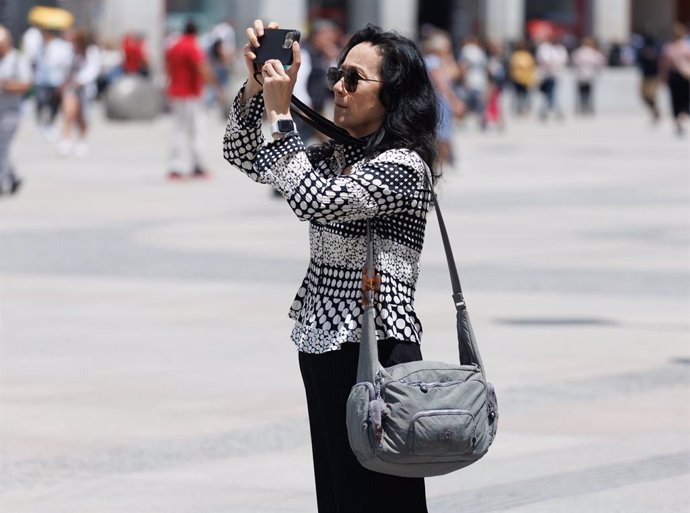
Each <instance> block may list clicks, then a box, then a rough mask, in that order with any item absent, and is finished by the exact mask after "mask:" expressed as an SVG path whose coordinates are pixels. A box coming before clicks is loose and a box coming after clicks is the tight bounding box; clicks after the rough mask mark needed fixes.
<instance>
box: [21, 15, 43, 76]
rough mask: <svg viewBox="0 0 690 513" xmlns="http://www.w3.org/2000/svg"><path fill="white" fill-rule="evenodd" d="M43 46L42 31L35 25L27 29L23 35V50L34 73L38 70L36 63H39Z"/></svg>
mask: <svg viewBox="0 0 690 513" xmlns="http://www.w3.org/2000/svg"><path fill="white" fill-rule="evenodd" d="M42 45H43V36H42V35H41V30H40V29H39V28H38V27H35V26H33V25H32V26H31V27H29V28H28V29H26V31H25V32H24V34H23V35H22V46H21V49H22V54H24V57H25V58H26V59H27V61H28V62H29V66H31V70H32V71H35V70H36V63H37V62H38V56H39V55H40V53H41V46H42Z"/></svg>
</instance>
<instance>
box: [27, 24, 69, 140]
mask: <svg viewBox="0 0 690 513" xmlns="http://www.w3.org/2000/svg"><path fill="white" fill-rule="evenodd" d="M41 34H42V35H43V44H42V45H41V51H40V53H39V55H38V59H37V61H36V72H35V75H34V84H35V86H36V118H37V121H38V124H39V127H40V128H41V131H42V132H43V134H44V136H45V137H46V139H48V140H53V139H57V132H56V130H55V128H54V125H55V118H56V117H57V114H58V112H59V111H60V104H61V102H62V95H61V91H60V88H61V86H62V84H64V83H65V81H66V80H67V77H68V75H69V72H70V69H71V67H72V45H70V44H69V43H68V42H67V41H65V40H64V39H63V38H62V37H61V36H60V33H59V32H58V31H55V30H48V29H44V30H42V31H41ZM46 110H47V111H48V116H47V118H46V117H45V111H46Z"/></svg>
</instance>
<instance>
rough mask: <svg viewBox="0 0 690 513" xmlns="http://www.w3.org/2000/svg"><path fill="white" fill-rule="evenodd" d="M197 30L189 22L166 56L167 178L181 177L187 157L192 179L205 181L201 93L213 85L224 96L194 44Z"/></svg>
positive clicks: (223, 97)
mask: <svg viewBox="0 0 690 513" xmlns="http://www.w3.org/2000/svg"><path fill="white" fill-rule="evenodd" d="M197 33H198V28H197V25H196V24H195V23H194V22H193V21H188V22H187V23H186V25H185V28H184V33H183V34H182V36H181V37H179V38H178V39H177V41H176V42H175V43H173V44H172V46H171V47H170V48H169V49H168V51H167V52H166V55H165V59H166V67H167V71H168V99H169V101H170V108H171V111H172V116H173V125H174V126H173V137H172V138H171V140H170V143H171V144H170V160H169V172H168V178H169V179H171V180H179V179H181V178H183V176H184V175H183V170H184V169H185V167H186V166H185V163H184V159H185V156H186V154H188V155H189V156H190V157H191V170H192V171H191V177H192V178H208V176H209V174H208V171H207V170H206V167H205V165H204V160H203V133H202V125H203V122H202V115H203V104H202V103H203V100H202V94H203V90H204V84H205V83H208V84H212V85H213V87H215V88H216V93H217V94H218V97H219V98H221V101H222V102H224V101H225V94H224V92H223V89H222V87H220V84H219V83H218V80H217V79H216V77H215V75H214V74H213V70H212V69H211V67H210V66H209V63H208V60H207V58H206V56H205V54H204V51H203V50H202V48H201V46H200V45H199V42H198V41H197Z"/></svg>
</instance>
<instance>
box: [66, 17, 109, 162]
mask: <svg viewBox="0 0 690 513" xmlns="http://www.w3.org/2000/svg"><path fill="white" fill-rule="evenodd" d="M69 40H70V42H71V44H72V65H71V67H70V71H69V74H68V76H67V80H65V83H64V84H63V85H62V87H61V91H62V116H63V129H62V139H61V140H60V143H59V145H58V152H59V154H60V155H62V156H63V157H65V156H68V155H70V154H72V152H74V155H75V156H77V157H84V156H86V154H87V152H88V145H87V141H86V135H87V132H88V119H89V113H88V108H89V103H90V102H91V101H92V100H93V99H94V98H95V97H96V93H97V86H96V80H97V79H98V75H99V73H100V70H101V58H100V50H99V49H98V47H97V46H96V45H95V44H94V43H93V40H92V37H91V34H89V33H88V32H86V31H85V30H83V29H77V30H75V31H73V32H72V33H71V34H70V36H69ZM75 128H76V129H77V137H76V139H75V138H74V137H73V131H74V129H75Z"/></svg>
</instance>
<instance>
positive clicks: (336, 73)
mask: <svg viewBox="0 0 690 513" xmlns="http://www.w3.org/2000/svg"><path fill="white" fill-rule="evenodd" d="M326 78H327V79H328V88H329V89H330V90H331V91H332V90H333V88H334V87H335V84H337V83H338V82H340V79H343V85H344V86H345V90H346V91H347V92H348V93H354V92H355V91H356V90H357V83H358V82H359V81H360V80H363V81H364V82H381V80H374V79H373V78H364V77H361V76H360V75H359V73H357V70H356V69H354V68H336V67H333V68H328V71H327V72H326Z"/></svg>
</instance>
